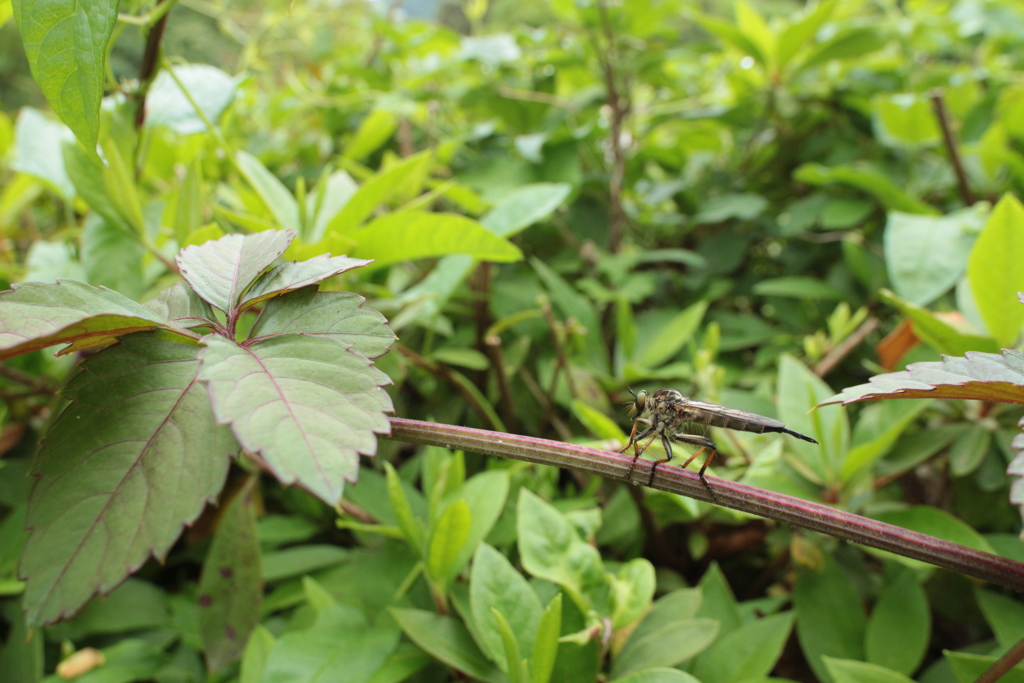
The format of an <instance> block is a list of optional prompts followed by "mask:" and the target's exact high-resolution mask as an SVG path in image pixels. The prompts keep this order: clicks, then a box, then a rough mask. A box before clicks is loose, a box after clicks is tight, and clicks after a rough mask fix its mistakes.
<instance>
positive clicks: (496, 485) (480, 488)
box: [442, 470, 509, 574]
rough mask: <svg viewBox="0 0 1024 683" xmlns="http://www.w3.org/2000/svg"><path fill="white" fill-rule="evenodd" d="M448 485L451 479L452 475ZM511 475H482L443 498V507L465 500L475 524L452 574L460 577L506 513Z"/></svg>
mask: <svg viewBox="0 0 1024 683" xmlns="http://www.w3.org/2000/svg"><path fill="white" fill-rule="evenodd" d="M449 484H451V475H450V474H449ZM508 488H509V474H508V472H506V471H503V470H492V471H490V472H482V473H480V474H478V475H476V476H475V477H473V478H472V479H470V480H469V481H467V482H466V483H465V484H463V485H462V487H461V488H459V489H457V490H456V491H454V492H453V493H451V494H449V495H447V496H445V497H444V499H443V501H442V504H443V505H444V504H447V505H450V504H452V503H453V502H454V501H456V500H463V501H465V502H466V504H467V505H468V506H469V511H470V513H472V524H471V525H470V528H469V536H468V537H467V538H466V543H465V544H464V545H463V547H462V552H461V553H459V556H458V559H457V560H456V562H455V566H454V567H453V571H454V572H455V573H456V574H457V573H458V572H461V571H462V568H463V567H465V566H466V563H467V562H469V559H470V558H471V557H472V556H473V554H474V553H475V552H476V549H477V546H478V545H480V543H481V542H483V540H484V538H486V537H487V534H489V533H490V532H491V529H492V528H493V527H494V524H495V522H497V521H498V517H499V516H500V515H501V512H502V510H504V509H505V499H506V498H507V497H508Z"/></svg>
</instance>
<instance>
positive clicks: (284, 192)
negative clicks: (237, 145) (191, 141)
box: [235, 150, 301, 231]
mask: <svg viewBox="0 0 1024 683" xmlns="http://www.w3.org/2000/svg"><path fill="white" fill-rule="evenodd" d="M235 159H236V160H237V161H238V168H240V169H241V170H242V173H243V174H245V179H246V180H248V181H249V184H250V185H252V187H253V189H255V190H256V194H258V195H259V196H260V199H262V200H263V203H264V204H266V206H267V208H268V209H270V213H271V214H273V216H274V220H276V221H277V224H278V225H280V226H281V227H282V228H288V229H291V230H296V231H298V230H299V229H300V227H301V226H300V225H299V205H298V204H297V203H296V201H295V197H293V196H292V193H291V192H289V191H288V188H286V187H285V186H284V184H283V183H282V182H281V181H280V180H278V179H277V176H275V175H274V174H273V173H271V172H270V171H268V170H267V167H266V166H264V165H263V164H262V163H260V160H259V159H257V158H256V157H254V156H253V155H251V154H249V153H248V152H245V151H241V150H240V151H239V152H238V153H237V154H236V156H235Z"/></svg>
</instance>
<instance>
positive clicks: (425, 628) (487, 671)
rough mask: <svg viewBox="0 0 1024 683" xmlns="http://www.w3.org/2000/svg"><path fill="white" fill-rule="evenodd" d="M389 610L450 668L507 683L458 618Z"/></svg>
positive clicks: (421, 644)
mask: <svg viewBox="0 0 1024 683" xmlns="http://www.w3.org/2000/svg"><path fill="white" fill-rule="evenodd" d="M388 611H389V612H391V616H393V617H394V618H395V621H397V622H398V625H399V626H400V627H401V628H402V631H404V632H405V635H407V636H409V638H410V639H411V640H412V641H413V642H414V643H416V644H417V645H419V646H420V647H421V648H423V649H424V650H426V651H427V652H429V653H430V654H431V655H433V656H434V657H436V658H437V659H439V660H441V661H442V662H444V663H445V664H447V665H448V666H451V667H454V668H456V669H458V670H459V671H463V672H465V673H466V674H468V675H469V676H471V677H473V678H475V679H479V680H482V681H489V682H492V683H505V681H506V680H507V679H506V678H505V676H503V675H502V673H501V671H499V670H498V668H497V667H495V666H494V665H493V664H491V663H490V662H489V661H487V658H486V657H484V655H483V654H482V653H481V652H480V650H479V648H477V646H476V643H475V642H473V637H472V636H471V635H470V634H469V631H468V630H467V629H466V627H465V626H463V625H462V622H460V621H458V620H457V619H454V618H452V617H444V616H440V615H437V614H434V613H433V612H425V611H423V610H417V609H398V608H394V607H392V608H390V609H389V610H388Z"/></svg>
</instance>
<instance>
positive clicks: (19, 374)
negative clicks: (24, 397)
mask: <svg viewBox="0 0 1024 683" xmlns="http://www.w3.org/2000/svg"><path fill="white" fill-rule="evenodd" d="M0 377H3V378H4V379H7V380H10V381H11V382H15V383H16V384H21V385H24V386H26V387H29V388H30V389H32V390H33V391H34V392H35V393H37V394H52V393H55V392H56V391H57V388H56V387H55V386H54V385H52V384H51V383H50V382H47V381H46V380H43V379H40V378H38V377H36V376H35V375H32V374H30V373H28V372H25V371H24V370H19V369H18V368H12V367H11V366H10V365H4V364H3V363H0Z"/></svg>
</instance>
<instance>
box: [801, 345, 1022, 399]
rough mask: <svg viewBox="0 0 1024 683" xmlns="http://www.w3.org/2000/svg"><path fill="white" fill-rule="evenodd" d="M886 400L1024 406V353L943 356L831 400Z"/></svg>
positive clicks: (856, 388) (854, 388)
mask: <svg viewBox="0 0 1024 683" xmlns="http://www.w3.org/2000/svg"><path fill="white" fill-rule="evenodd" d="M882 398H966V399H974V400H977V401H995V402H998V403H1024V353H1021V352H1020V351H1014V350H1012V349H1003V352H1002V354H998V353H982V352H980V351H968V352H967V355H966V356H965V357H963V358H960V357H954V356H943V357H942V360H941V361H939V362H927V363H913V364H911V365H908V366H907V369H906V370H903V371H901V372H891V373H889V374H887V375H875V376H874V377H872V378H871V379H870V380H869V383H868V384H859V385H857V386H855V387H850V388H848V389H844V390H843V391H842V392H841V393H838V394H836V395H835V396H833V397H832V398H830V399H828V400H827V401H822V402H821V403H819V404H818V405H828V404H830V403H843V404H849V403H856V402H858V401H872V400H877V399H882Z"/></svg>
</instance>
